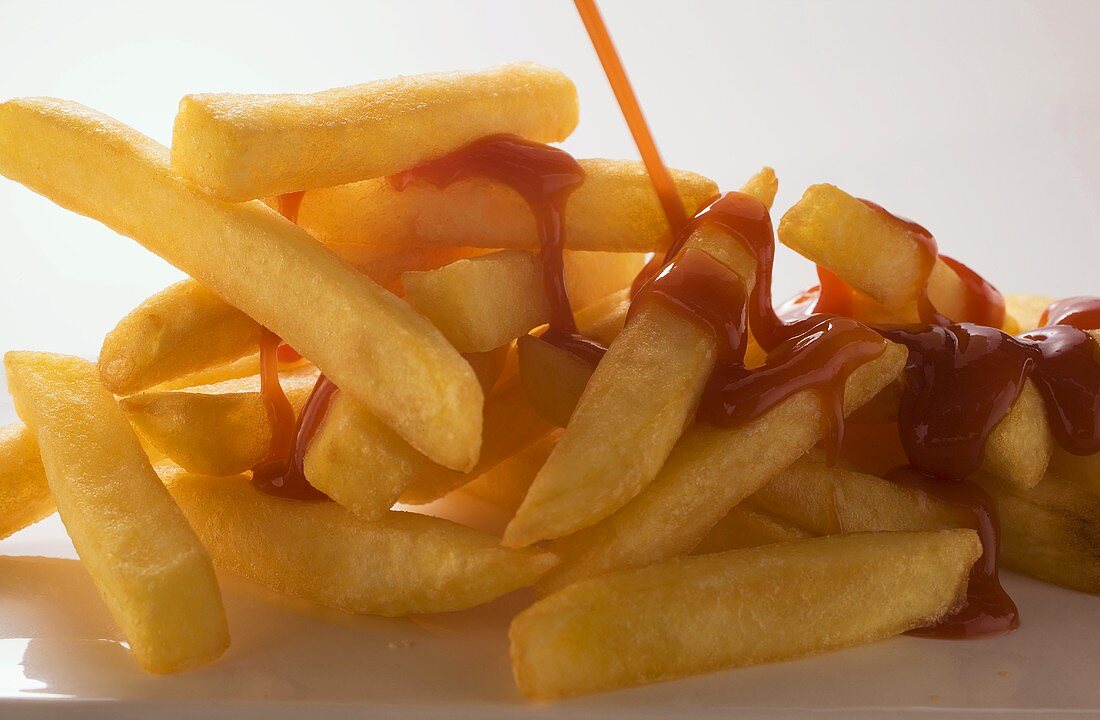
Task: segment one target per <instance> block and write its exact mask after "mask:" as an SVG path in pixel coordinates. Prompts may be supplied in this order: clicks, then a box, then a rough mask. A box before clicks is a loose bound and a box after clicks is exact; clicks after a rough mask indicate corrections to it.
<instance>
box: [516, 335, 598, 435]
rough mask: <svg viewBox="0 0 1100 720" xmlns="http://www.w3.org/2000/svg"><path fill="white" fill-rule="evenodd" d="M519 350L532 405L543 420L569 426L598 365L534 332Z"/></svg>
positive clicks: (521, 342) (518, 346)
mask: <svg viewBox="0 0 1100 720" xmlns="http://www.w3.org/2000/svg"><path fill="white" fill-rule="evenodd" d="M516 353H517V355H518V356H519V374H520V379H521V380H522V382H523V390H524V393H525V394H526V395H527V399H528V400H530V401H531V406H532V407H533V408H534V409H535V412H537V413H538V414H539V417H541V418H542V419H543V420H546V421H547V422H549V423H552V424H553V425H556V426H557V427H560V428H563V427H565V426H566V425H567V424H568V423H569V418H571V417H573V410H575V409H576V407H577V402H578V401H579V400H580V399H581V394H582V393H584V389H585V387H587V386H588V381H589V379H590V378H591V377H592V373H593V372H595V371H596V368H595V367H594V366H593V365H592V364H591V363H589V362H587V361H586V360H583V359H581V358H579V357H577V356H576V355H574V354H573V353H571V352H569V351H568V350H563V349H561V348H559V347H558V346H556V345H551V344H550V343H548V342H546V341H545V340H540V339H539V338H537V337H535V336H534V335H525V336H524V337H521V338H520V339H519V342H517V343H516Z"/></svg>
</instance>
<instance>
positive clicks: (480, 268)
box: [402, 250, 645, 353]
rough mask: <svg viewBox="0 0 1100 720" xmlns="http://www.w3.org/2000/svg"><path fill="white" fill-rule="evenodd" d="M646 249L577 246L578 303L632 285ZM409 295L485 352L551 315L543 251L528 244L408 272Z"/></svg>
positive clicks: (445, 328)
mask: <svg viewBox="0 0 1100 720" xmlns="http://www.w3.org/2000/svg"><path fill="white" fill-rule="evenodd" d="M644 263H645V256H644V255H642V254H640V253H601V252H569V253H566V254H565V278H566V285H567V289H568V292H569V299H570V300H571V302H572V303H573V305H574V307H578V308H581V307H585V306H587V305H590V304H592V303H594V302H596V301H598V300H600V299H601V298H604V297H606V296H607V295H609V294H610V293H613V292H615V291H617V290H621V289H623V288H626V287H629V286H630V283H631V281H632V280H633V279H634V277H635V276H636V275H637V274H638V272H639V271H640V270H641V269H642V265H643V264H644ZM402 282H403V283H404V286H405V296H406V299H407V300H408V301H409V304H411V305H412V306H413V307H414V308H416V310H417V311H418V312H420V313H421V314H422V315H424V316H425V317H427V318H428V319H429V320H431V321H432V322H433V323H434V324H435V326H436V327H437V328H439V329H440V331H442V333H443V334H444V335H445V336H446V337H447V339H448V340H450V341H451V344H452V345H454V346H455V347H456V348H457V349H458V350H459V351H461V352H465V353H473V352H484V351H486V350H491V349H493V348H496V347H499V346H501V345H504V344H505V343H508V342H511V341H512V340H515V339H516V338H517V337H520V336H521V335H525V334H527V332H529V331H530V330H532V329H534V328H536V327H538V326H540V325H544V324H545V323H547V322H549V320H550V302H549V301H548V300H547V298H546V292H545V290H544V285H543V279H542V265H541V262H540V260H539V258H538V257H537V256H536V255H534V254H532V253H530V252H526V251H522V250H501V251H499V252H495V253H491V254H488V255H481V256H479V257H475V258H471V259H469V260H459V261H457V262H454V263H451V264H450V265H445V266H443V267H441V268H438V269H436V270H429V271H426V272H408V273H405V274H404V275H403V276H402Z"/></svg>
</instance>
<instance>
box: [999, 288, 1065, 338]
mask: <svg viewBox="0 0 1100 720" xmlns="http://www.w3.org/2000/svg"><path fill="white" fill-rule="evenodd" d="M1052 302H1054V298H1052V297H1044V296H1042V295H1012V294H1009V295H1005V314H1006V315H1008V316H1009V317H1011V318H1012V319H1013V320H1014V321H1015V322H1016V325H1017V326H1018V329H1017V331H1016V332H1025V331H1027V330H1034V329H1036V328H1038V327H1039V323H1040V320H1041V318H1042V317H1043V313H1044V312H1045V311H1046V309H1047V308H1048V307H1049V306H1050V304H1051V303H1052Z"/></svg>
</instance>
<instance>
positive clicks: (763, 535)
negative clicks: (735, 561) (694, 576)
mask: <svg viewBox="0 0 1100 720" xmlns="http://www.w3.org/2000/svg"><path fill="white" fill-rule="evenodd" d="M765 487H766V486H765ZM814 535H815V533H812V532H810V531H809V530H806V529H805V528H802V527H799V526H798V525H796V524H794V523H792V522H791V521H790V520H787V519H785V518H782V517H780V516H778V515H775V514H773V513H770V512H768V511H767V510H761V509H760V508H758V507H756V506H755V505H753V504H752V503H751V502H749V501H748V500H742V501H741V502H740V503H738V504H737V505H736V506H735V507H734V508H732V509H731V510H730V511H729V512H728V513H726V516H725V517H723V518H722V519H721V520H719V521H718V524H717V525H715V526H714V527H713V528H711V529H710V532H709V533H707V535H706V537H704V538H703V539H702V540H701V541H699V544H698V545H696V546H695V549H694V550H692V551H691V554H692V555H708V554H710V553H717V552H726V551H729V550H741V549H744V548H750V547H759V546H760V545H771V544H772V543H777V542H783V541H785V540H803V539H805V538H811V537H814Z"/></svg>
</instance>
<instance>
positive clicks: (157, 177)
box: [0, 98, 483, 470]
mask: <svg viewBox="0 0 1100 720" xmlns="http://www.w3.org/2000/svg"><path fill="white" fill-rule="evenodd" d="M297 153H300V149H296V154H297ZM0 173H3V174H4V175H6V176H8V177H10V178H11V179H13V180H16V181H18V182H21V183H23V184H24V185H27V186H28V187H30V188H31V189H32V190H35V191H37V192H40V193H42V194H44V195H46V196H47V197H49V198H51V199H52V200H54V201H55V202H57V203H58V204H59V205H61V206H63V207H66V208H69V209H71V210H74V211H76V212H79V213H82V214H85V215H89V216H92V217H94V218H96V219H98V220H100V221H101V222H103V223H104V224H106V225H107V226H108V227H111V228H112V229H114V230H117V231H118V232H121V233H122V234H124V235H128V236H131V237H133V238H134V239H135V240H137V241H138V242H140V243H141V244H142V245H144V246H145V247H146V248H147V249H149V250H151V251H153V252H155V253H157V254H158V255H160V256H161V257H163V258H164V259H166V260H168V261H169V262H171V263H173V264H174V265H176V266H177V267H179V268H180V269H182V270H183V271H184V272H187V273H188V274H189V275H191V276H192V277H194V278H195V279H196V280H198V281H200V282H201V283H203V284H204V285H205V286H207V287H208V288H210V289H211V290H213V291H214V292H215V293H217V294H218V295H219V296H221V297H222V298H223V299H224V300H226V301H228V302H229V303H231V304H232V305H235V306H236V307H238V308H240V309H241V310H243V311H244V312H245V313H247V314H248V315H249V316H250V317H252V318H253V319H254V320H256V321H258V322H260V323H261V324H263V325H264V326H265V327H267V328H269V329H271V330H272V331H273V332H275V333H276V334H278V335H279V336H280V337H282V338H283V339H284V340H286V342H287V343H289V344H290V345H291V346H292V347H294V348H295V349H297V350H298V351H299V352H301V353H302V354H303V355H305V356H306V357H308V358H309V359H310V360H312V361H313V362H314V363H316V365H317V366H318V367H320V368H321V370H322V371H323V372H324V373H325V374H326V375H327V376H328V377H329V378H330V379H332V381H333V382H335V383H336V384H337V386H339V387H340V388H341V389H342V390H343V391H345V392H347V393H349V394H351V395H352V396H353V397H356V398H357V399H359V400H360V402H362V403H363V404H365V405H366V406H367V407H369V408H371V410H372V411H373V412H374V413H375V414H376V415H377V416H378V417H379V419H381V420H382V421H383V422H385V423H386V424H387V425H389V426H390V427H392V428H393V429H394V430H395V431H396V432H397V433H398V434H399V435H401V436H402V437H403V438H405V439H406V440H407V441H408V442H409V443H410V444H411V445H413V446H414V447H416V448H417V449H418V450H420V451H421V452H423V453H425V454H426V455H428V456H429V457H431V458H432V459H433V460H436V461H438V462H440V463H442V464H444V465H447V466H448V467H454V468H458V469H462V470H466V469H469V468H470V467H472V466H473V465H474V463H475V462H476V461H477V454H478V445H479V442H480V437H481V405H482V402H483V395H482V392H481V388H480V387H479V386H478V384H477V379H476V378H475V377H474V374H473V371H472V370H471V369H470V366H469V365H468V364H467V363H466V362H465V361H464V360H463V359H462V357H461V356H460V355H459V354H458V352H456V351H455V349H454V348H453V347H451V345H450V344H449V343H448V342H447V341H446V340H445V339H444V337H443V336H442V335H441V334H440V333H439V331H438V330H436V329H435V328H434V327H433V326H432V325H431V323H430V322H428V321H427V320H426V319H425V318H423V317H421V316H420V315H419V314H417V313H416V311H414V310H413V309H412V308H410V307H409V306H408V305H407V304H406V303H404V302H402V301H401V300H399V299H398V298H396V297H394V296H393V295H392V294H390V293H388V292H386V291H385V290H383V289H382V288H380V287H379V286H377V285H376V284H375V283H373V282H372V281H370V280H369V279H367V278H364V277H363V276H361V275H360V274H359V273H357V272H356V271H355V269H354V268H352V267H351V266H350V265H347V264H346V263H344V262H343V261H341V260H340V259H339V258H337V257H336V256H335V255H333V254H332V253H331V252H329V251H328V250H326V249H325V248H324V247H323V246H321V245H320V244H319V243H317V242H316V241H315V240H314V239H313V238H311V237H310V236H309V234H308V233H307V232H305V231H304V230H302V229H301V228H298V227H296V226H295V225H294V224H293V223H291V222H289V221H288V220H286V219H284V218H282V217H280V216H279V215H278V214H277V213H276V212H274V211H273V210H271V209H270V208H268V207H267V206H266V205H264V204H263V203H262V202H259V201H255V202H251V203H247V204H242V205H232V204H229V203H226V202H223V201H220V200H217V199H216V198H213V197H210V196H208V195H206V194H205V193H203V192H201V191H200V190H199V189H198V188H196V187H194V186H193V185H191V184H190V183H189V182H187V181H185V180H183V179H182V178H180V177H179V176H178V175H176V174H175V172H174V171H173V170H172V169H171V167H170V166H169V164H168V157H167V151H166V150H165V148H163V147H161V146H160V145H158V144H157V143H155V142H154V141H152V140H150V139H149V138H147V137H145V136H144V135H141V134H140V133H138V132H136V131H134V130H132V129H131V128H129V127H126V126H125V125H123V124H122V123H119V122H118V121H115V120H112V119H110V118H108V117H106V116H104V115H101V114H99V113H96V112H94V111H92V110H89V109H87V108H84V107H83V106H80V105H78V104H75V103H69V102H63V101H59V100H50V99H42V98H39V99H20V100H10V101H8V102H5V103H3V104H0ZM337 336H338V337H339V338H340V342H333V338H334V337H337Z"/></svg>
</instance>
